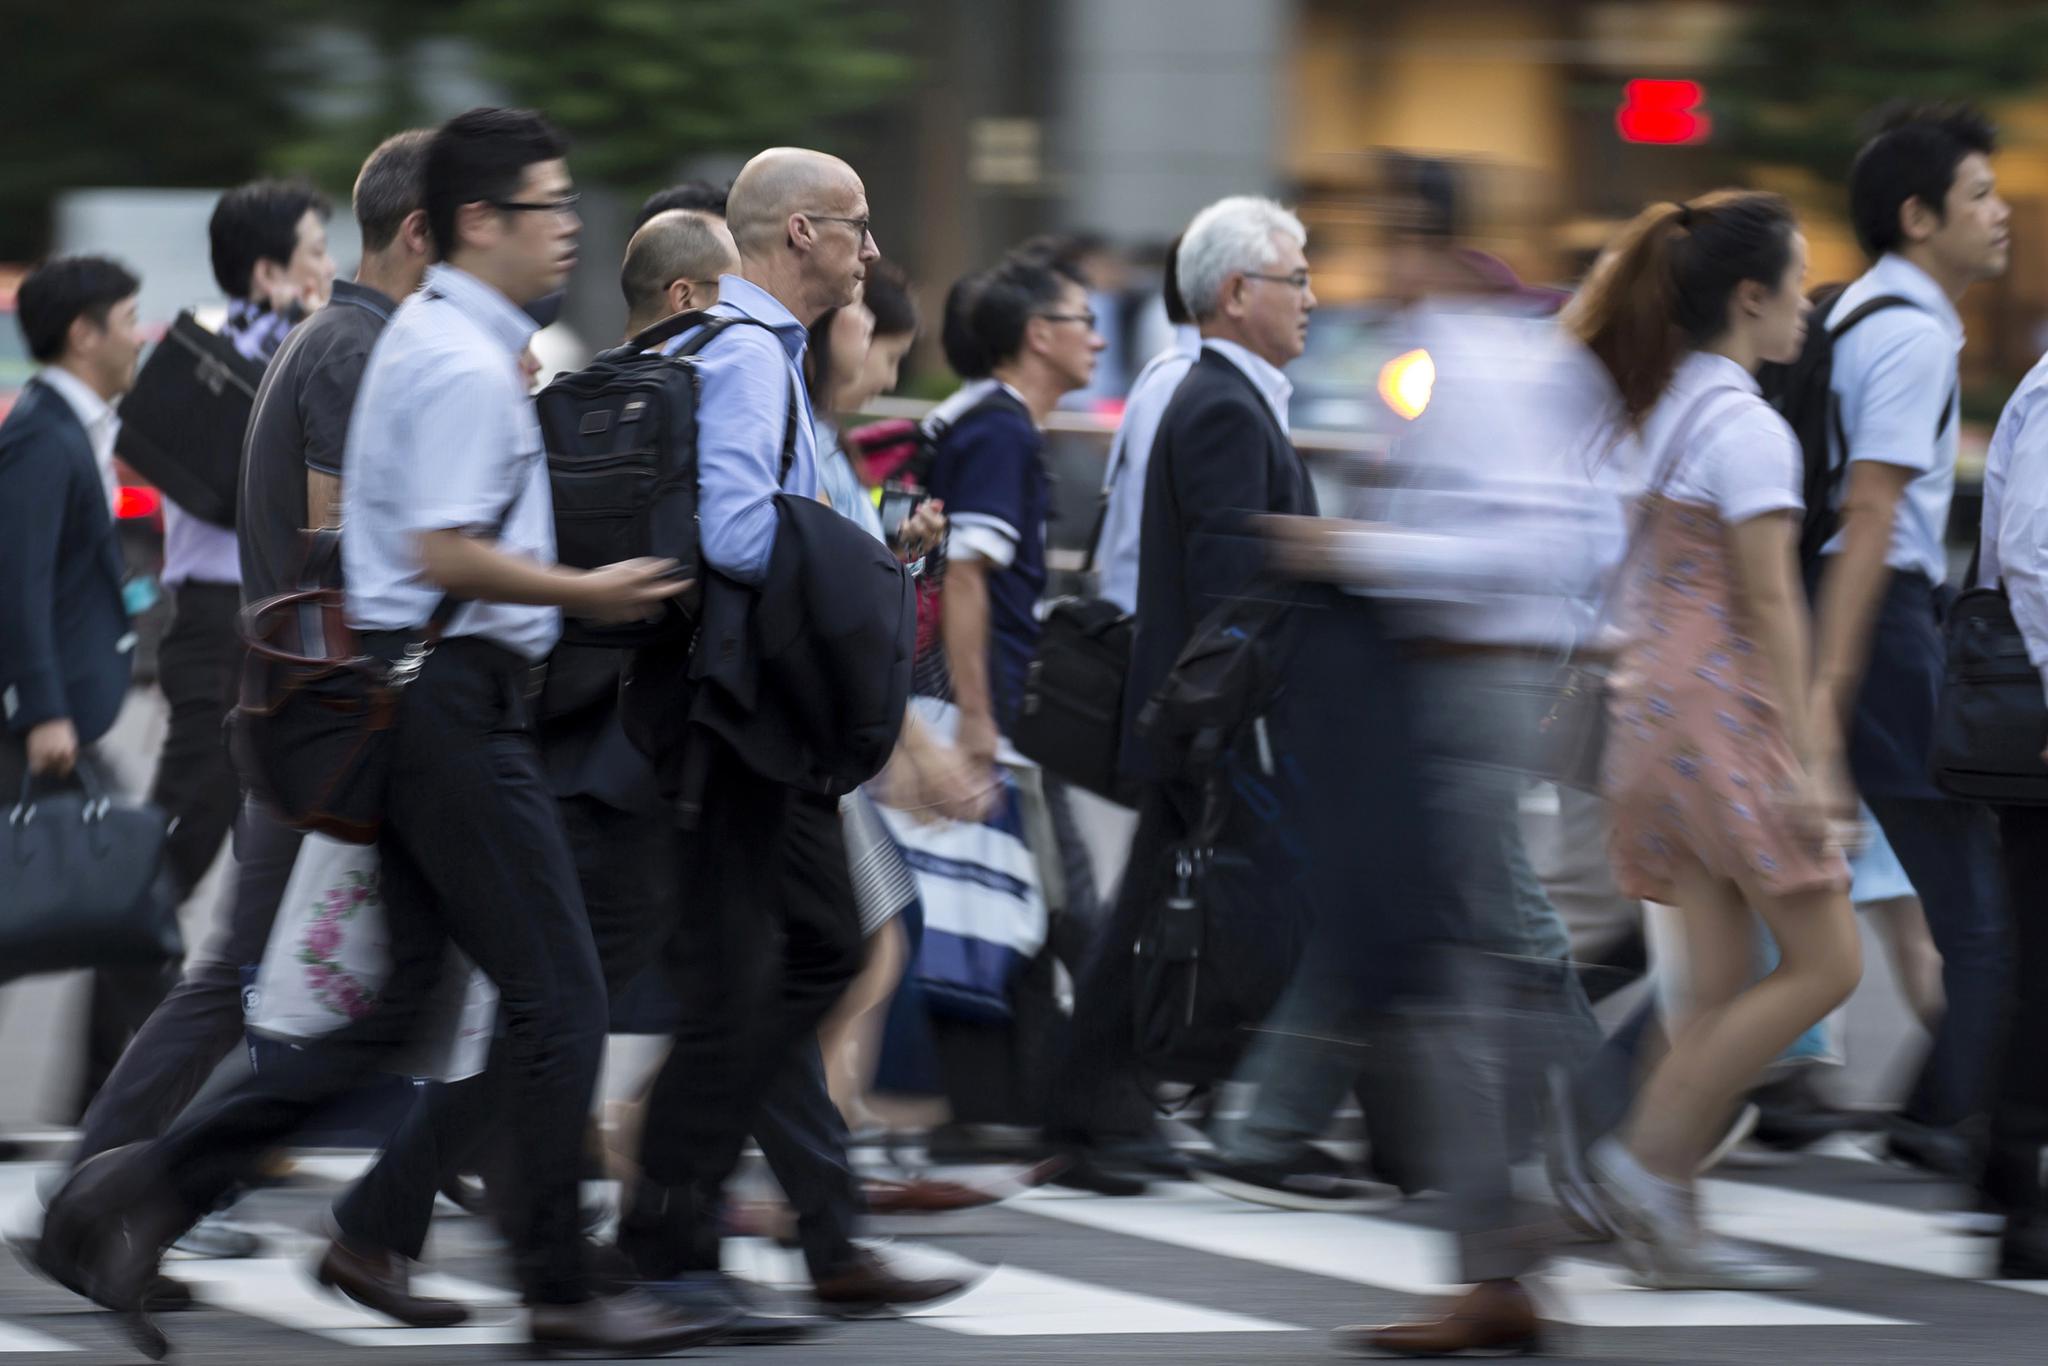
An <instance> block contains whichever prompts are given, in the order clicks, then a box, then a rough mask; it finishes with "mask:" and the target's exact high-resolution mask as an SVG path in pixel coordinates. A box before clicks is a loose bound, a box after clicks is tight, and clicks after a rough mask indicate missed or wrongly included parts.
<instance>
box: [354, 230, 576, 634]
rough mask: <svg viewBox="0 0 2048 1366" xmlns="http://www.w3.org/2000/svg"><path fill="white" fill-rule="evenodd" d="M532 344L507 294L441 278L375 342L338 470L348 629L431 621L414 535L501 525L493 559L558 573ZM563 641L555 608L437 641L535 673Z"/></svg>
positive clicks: (468, 620)
mask: <svg viewBox="0 0 2048 1366" xmlns="http://www.w3.org/2000/svg"><path fill="white" fill-rule="evenodd" d="M533 333H534V323H533V319H532V318H529V317H528V316H527V315H526V313H525V311H524V310H522V309H521V308H519V307H518V306H517V305H516V304H514V303H513V302H512V301H511V300H510V299H508V298H506V297H505V296H504V295H503V294H500V293H499V292H498V291H497V290H495V289H493V288H491V287H490V286H489V285H487V284H485V283H484V282H483V281H481V280H479V279H477V278H476V277H475V276H474V275H471V274H469V273H467V272H466V271H462V270H458V269H456V268H455V267H454V266H449V265H437V266H432V267H430V268H429V269H428V271H427V278H426V283H425V284H424V285H423V286H422V287H421V289H420V291H419V292H418V293H417V294H414V295H413V296H412V297H411V298H410V299H407V300H406V301H405V302H404V303H402V304H400V305H399V307H398V312H397V313H395V314H393V315H392V319H391V325H390V326H389V327H387V328H385V329H384V332H383V335H382V336H380V337H378V338H377V344H376V347H375V348H374V349H373V350H372V351H371V352H370V363H369V366H368V367H367V368H366V369H365V370H364V372H363V384H362V388H361V389H360V390H358V391H357V393H356V402H355V409H354V411H353V413H352V414H351V415H350V418H349V427H348V449H347V452H346V453H345V455H344V456H343V466H344V468H346V469H347V470H348V472H349V473H348V478H347V479H345V480H343V481H342V524H343V526H344V527H345V528H346V531H345V533H344V534H343V536H342V538H341V556H342V566H343V568H344V569H345V570H346V572H347V576H348V620H349V624H350V625H351V626H354V627H356V628H357V629H359V630H372V631H396V630H409V629H412V628H414V627H417V626H421V625H423V624H425V622H426V621H427V619H428V618H429V617H430V616H432V615H433V612H434V607H435V605H436V604H437V603H439V602H440V600H441V597H442V593H441V590H440V589H439V588H436V587H435V586H434V585H433V584H431V583H429V582H428V581H427V578H426V575H425V573H424V571H423V568H422V565H421V560H420V552H419V538H420V535H421V533H423V532H427V531H447V530H474V531H478V532H484V533H488V532H489V531H490V529H491V528H492V527H493V526H495V525H497V524H498V522H499V519H500V518H503V519H504V520H503V525H502V527H500V528H499V529H498V531H497V532H496V533H495V539H496V544H497V548H498V549H499V550H502V551H504V552H505V553H506V554H509V555H523V556H525V557H527V558H529V559H532V560H534V561H536V562H538V563H541V564H548V565H551V564H553V563H554V562H555V509H554V502H553V500H552V498H551V496H550V494H549V491H548V470H547V460H546V458H545V456H544V455H543V453H542V450H541V436H540V421H539V419H538V418H537V417H536V416H535V415H534V411H533V400H532V399H531V398H530V397H529V396H528V394H527V390H526V377H525V375H524V374H522V373H521V371H520V368H519V353H520V352H521V351H523V350H524V349H525V348H526V344H527V342H528V341H529V340H531V338H532V337H533ZM561 633H562V614H561V611H560V610H559V609H557V608H553V607H534V606H529V605H526V604H521V603H509V602H473V603H470V604H468V605H467V606H465V607H463V608H462V610H461V611H459V612H457V613H456V614H455V617H454V619H453V620H451V621H450V622H449V624H448V629H447V630H446V631H445V632H444V633H443V634H445V635H448V636H480V637H483V638H485V639H487V640H491V641H493V642H495V643H497V644H499V645H502V646H504V647H505V648H506V649H508V650H512V651H514V652H516V653H518V654H520V655H523V656H525V657H526V658H528V659H540V658H542V657H544V656H545V655H546V654H547V652H548V651H549V650H551V649H553V648H554V645H555V641H556V640H557V639H558V638H559V637H560V636H561Z"/></svg>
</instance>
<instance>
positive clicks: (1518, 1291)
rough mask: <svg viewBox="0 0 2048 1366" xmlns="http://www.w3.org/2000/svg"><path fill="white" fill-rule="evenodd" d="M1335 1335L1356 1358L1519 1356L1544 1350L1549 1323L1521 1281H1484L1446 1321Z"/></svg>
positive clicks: (1349, 1330) (1352, 1330)
mask: <svg viewBox="0 0 2048 1366" xmlns="http://www.w3.org/2000/svg"><path fill="white" fill-rule="evenodd" d="M1330 1336H1331V1337H1332V1339H1333V1340H1334V1341H1335V1343H1336V1345H1337V1346H1338V1347H1340V1348H1342V1349H1343V1350H1344V1351H1347V1352H1350V1353H1352V1354H1353V1355H1354V1356H1401V1357H1447V1356H1458V1355H1461V1354H1463V1353H1467V1352H1470V1353H1473V1354H1475V1355H1483V1356H1516V1355H1525V1354H1528V1353H1532V1352H1539V1351H1541V1350H1543V1323H1542V1320H1540V1319H1539V1318H1537V1317H1536V1305H1535V1303H1534V1301H1532V1300H1531V1299H1530V1298H1529V1292H1528V1291H1526V1290H1524V1289H1523V1288H1522V1283H1521V1282H1520V1281H1481V1282H1480V1283H1479V1284H1478V1285H1475V1286H1473V1287H1472V1288H1471V1289H1470V1290H1468V1291H1466V1292H1465V1293H1464V1294H1463V1295H1461V1296H1460V1297H1459V1298H1458V1299H1457V1300H1455V1301H1453V1302H1452V1304H1451V1307H1450V1312H1449V1313H1447V1314H1445V1315H1443V1316H1442V1317H1441V1318H1434V1319H1421V1320H1418V1321H1416V1322H1414V1323H1394V1324H1387V1325H1385V1326H1382V1327H1367V1326H1364V1325H1359V1326H1356V1327H1351V1328H1339V1329H1337V1330H1336V1331H1335V1332H1334V1333H1332V1334H1331V1335H1330Z"/></svg>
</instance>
